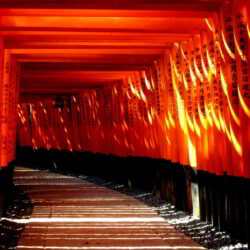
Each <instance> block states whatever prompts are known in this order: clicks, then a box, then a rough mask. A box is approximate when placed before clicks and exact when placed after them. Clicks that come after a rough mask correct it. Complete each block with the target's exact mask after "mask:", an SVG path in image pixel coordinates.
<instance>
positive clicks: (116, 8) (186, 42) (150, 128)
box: [0, 0, 250, 217]
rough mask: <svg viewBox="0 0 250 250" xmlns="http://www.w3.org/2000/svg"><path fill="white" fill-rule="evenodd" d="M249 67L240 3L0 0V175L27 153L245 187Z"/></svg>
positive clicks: (249, 171) (249, 43) (248, 23)
mask: <svg viewBox="0 0 250 250" xmlns="http://www.w3.org/2000/svg"><path fill="white" fill-rule="evenodd" d="M249 60H250V3H249V0H229V1H225V0H206V1H203V0H191V1H184V0H174V1H173V0H170V1H164V0H160V1H157V2H156V1H154V0H127V1H121V0H116V1H115V0H108V1H105V3H104V1H103V2H102V1H97V0H93V1H78V0H73V1H66V0H62V1H60V3H59V2H58V3H56V2H55V1H49V0H46V1H41V0H26V1H17V0H0V114H1V116H0V117H1V119H0V133H1V136H0V167H1V168H2V169H4V168H5V167H7V166H8V164H11V163H12V162H13V161H14V160H15V159H16V148H17V147H19V148H25V147H29V148H32V149H33V151H34V152H36V151H39V150H40V149H43V150H48V151H50V150H57V151H65V150H66V151H69V152H70V151H72V152H91V153H93V154H96V153H100V154H102V155H116V156H118V157H123V158H126V157H135V158H137V157H146V158H150V159H161V160H166V161H168V162H172V163H173V164H179V165H181V166H186V167H189V168H190V169H192V170H194V171H196V172H197V171H201V172H202V173H205V174H209V175H210V174H211V175H213V176H229V177H232V178H234V177H235V178H240V179H241V180H246V181H247V180H248V179H249V178H250V86H249V84H250V83H249V75H250V70H249V69H250V68H249V67H250V64H249ZM117 167H119V166H117ZM167 167H168V166H166V168H167ZM207 211H208V210H207ZM249 217H250V216H249Z"/></svg>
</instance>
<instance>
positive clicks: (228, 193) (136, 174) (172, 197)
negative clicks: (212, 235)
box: [16, 147, 250, 245]
mask: <svg viewBox="0 0 250 250" xmlns="http://www.w3.org/2000/svg"><path fill="white" fill-rule="evenodd" d="M16 164H17V165H22V166H26V167H27V166H30V167H37V168H39V169H49V170H55V171H57V172H61V173H69V172H70V173H71V174H74V175H76V176H78V175H82V174H84V175H88V176H97V177H104V178H106V179H108V178H110V179H111V180H112V181H113V182H115V183H117V184H125V185H127V186H130V187H137V188H141V189H143V190H145V191H149V192H152V193H153V194H154V195H156V196H158V197H161V198H163V199H165V200H166V201H167V202H169V203H171V204H173V205H174V206H175V207H176V208H177V209H180V210H183V211H186V212H188V213H190V214H191V213H193V214H194V215H199V216H200V218H201V220H203V221H206V222H208V223H211V224H212V225H213V226H215V227H217V228H218V229H219V230H221V231H227V232H228V233H229V234H230V235H231V237H232V238H235V239H239V240H240V241H241V242H243V243H248V245H250V228H249V227H250V211H249V208H250V197H249V195H248V190H250V181H249V180H248V179H244V178H237V177H232V176H227V175H224V176H216V175H214V174H210V173H207V172H204V171H196V169H193V168H191V167H189V166H183V165H180V164H178V163H172V162H171V161H167V160H163V159H152V158H145V157H118V156H115V155H104V154H99V153H96V154H93V153H90V152H69V151H58V150H49V151H48V150H45V149H39V150H36V151H33V150H32V148H29V147H25V148H18V149H17V162H16Z"/></svg>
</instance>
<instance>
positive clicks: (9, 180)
mask: <svg viewBox="0 0 250 250" xmlns="http://www.w3.org/2000/svg"><path fill="white" fill-rule="evenodd" d="M13 170H14V164H13V163H11V164H9V166H7V167H2V168H0V217H2V215H3V212H4V210H5V209H6V208H7V206H8V204H9V202H10V196H9V194H8V191H9V190H10V188H11V186H12V185H13Z"/></svg>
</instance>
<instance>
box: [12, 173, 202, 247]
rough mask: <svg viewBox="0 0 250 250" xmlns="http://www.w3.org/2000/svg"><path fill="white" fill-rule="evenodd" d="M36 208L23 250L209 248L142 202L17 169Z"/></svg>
mask: <svg viewBox="0 0 250 250" xmlns="http://www.w3.org/2000/svg"><path fill="white" fill-rule="evenodd" d="M14 181H15V184H16V185H19V186H20V187H21V188H22V189H23V190H25V192H26V193H28V195H29V197H30V199H31V200H32V202H33V203H34V209H33V214H32V217H31V218H30V219H28V220H26V221H23V222H24V223H26V226H25V229H24V231H23V233H22V235H21V238H20V240H19V243H18V246H17V249H19V250H22V249H34V250H35V249H90V250H91V249H93V250H102V249H107V250H108V249H115V250H119V249H120V250H136V249H138V250H139V249H144V250H147V249H150V250H152V249H153V250H157V249H162V250H164V249H186V250H189V249H190V250H191V249H205V248H203V247H201V246H199V245H198V244H197V243H195V242H193V241H192V240H191V239H189V238H187V237H186V236H185V235H184V234H183V233H181V232H177V231H176V230H175V229H174V228H173V227H172V226H170V225H169V224H168V223H167V222H165V221H164V220H163V219H162V218H161V217H160V216H159V215H158V214H157V213H156V212H155V211H153V210H152V209H151V208H149V207H148V206H146V205H145V204H143V203H142V202H140V201H138V200H136V199H134V198H132V197H130V196H127V195H125V194H121V193H119V192H116V191H114V190H111V189H108V188H106V187H100V186H97V185H95V184H93V183H89V182H87V181H85V180H80V179H77V178H73V177H68V176H63V175H59V174H53V173H49V172H45V171H39V170H31V169H26V168H17V169H16V171H15V178H14Z"/></svg>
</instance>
